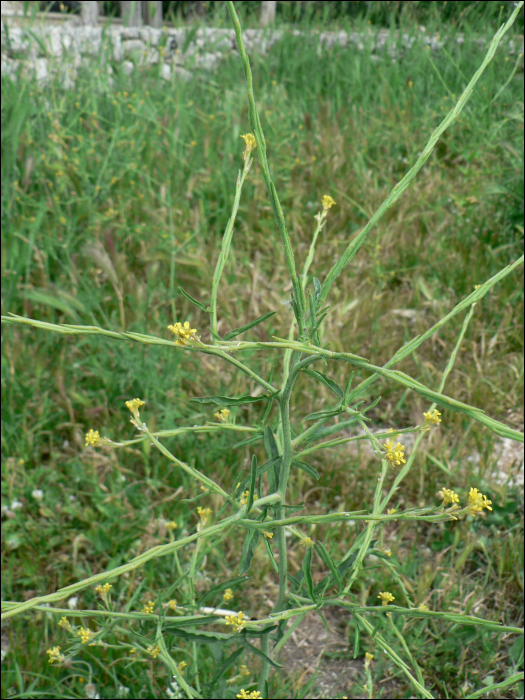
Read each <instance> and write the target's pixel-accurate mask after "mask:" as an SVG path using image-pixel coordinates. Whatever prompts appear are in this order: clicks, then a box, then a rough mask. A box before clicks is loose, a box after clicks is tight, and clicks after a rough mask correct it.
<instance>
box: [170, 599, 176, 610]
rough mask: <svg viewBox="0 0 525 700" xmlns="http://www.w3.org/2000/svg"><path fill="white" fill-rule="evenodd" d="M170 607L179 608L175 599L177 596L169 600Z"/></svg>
mask: <svg viewBox="0 0 525 700" xmlns="http://www.w3.org/2000/svg"><path fill="white" fill-rule="evenodd" d="M168 608H169V609H170V610H173V611H175V610H176V609H177V601H176V600H175V598H172V599H171V600H168Z"/></svg>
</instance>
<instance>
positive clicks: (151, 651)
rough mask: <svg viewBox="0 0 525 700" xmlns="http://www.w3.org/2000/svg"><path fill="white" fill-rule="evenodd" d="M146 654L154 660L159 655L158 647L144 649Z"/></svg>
mask: <svg viewBox="0 0 525 700" xmlns="http://www.w3.org/2000/svg"><path fill="white" fill-rule="evenodd" d="M146 653H147V654H149V655H150V656H153V658H154V659H156V658H157V656H158V655H159V654H160V648H159V647H158V646H154V647H153V646H151V647H148V648H147V649H146Z"/></svg>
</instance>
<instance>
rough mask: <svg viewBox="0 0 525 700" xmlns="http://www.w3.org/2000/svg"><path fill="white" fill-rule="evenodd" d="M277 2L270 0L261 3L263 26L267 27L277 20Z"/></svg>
mask: <svg viewBox="0 0 525 700" xmlns="http://www.w3.org/2000/svg"><path fill="white" fill-rule="evenodd" d="M276 5H277V2H275V1H273V2H272V1H271V0H270V1H269V2H262V3H261V27H267V26H268V25H269V24H272V23H273V22H275V9H276Z"/></svg>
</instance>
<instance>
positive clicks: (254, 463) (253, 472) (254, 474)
mask: <svg viewBox="0 0 525 700" xmlns="http://www.w3.org/2000/svg"><path fill="white" fill-rule="evenodd" d="M256 479H257V456H256V455H252V467H251V474H250V493H249V495H248V503H247V504H246V515H248V514H249V513H250V511H251V509H252V506H253V501H254V498H255V480H256Z"/></svg>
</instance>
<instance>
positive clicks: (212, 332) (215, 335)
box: [208, 328, 221, 342]
mask: <svg viewBox="0 0 525 700" xmlns="http://www.w3.org/2000/svg"><path fill="white" fill-rule="evenodd" d="M208 330H209V331H210V333H211V335H212V337H213V338H215V340H217V341H218V342H220V341H221V336H220V335H219V334H218V333H215V331H213V330H212V329H211V328H208Z"/></svg>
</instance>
